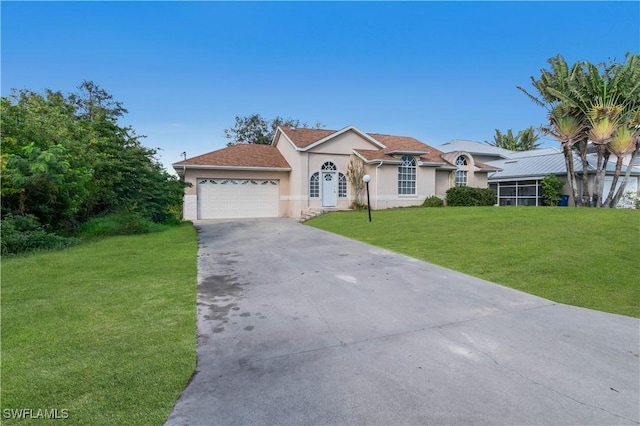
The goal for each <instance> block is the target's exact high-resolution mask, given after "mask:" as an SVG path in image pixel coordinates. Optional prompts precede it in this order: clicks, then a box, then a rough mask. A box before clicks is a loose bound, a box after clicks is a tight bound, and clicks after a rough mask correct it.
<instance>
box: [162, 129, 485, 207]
mask: <svg viewBox="0 0 640 426" xmlns="http://www.w3.org/2000/svg"><path fill="white" fill-rule="evenodd" d="M351 161H362V162H363V163H364V167H365V172H366V173H367V174H368V175H370V176H371V182H370V183H369V191H370V200H371V207H372V208H373V209H384V208H390V207H402V206H413V205H419V204H421V203H422V202H423V201H424V199H425V198H427V197H429V196H432V195H436V196H438V197H441V198H445V193H446V191H447V189H449V188H451V187H452V186H455V185H459V186H462V185H468V186H475V187H483V188H486V187H487V174H488V173H491V172H495V171H496V170H497V168H495V167H492V166H488V165H486V164H483V163H481V162H478V161H477V160H475V159H474V157H473V156H472V155H471V154H469V153H468V152H465V151H452V152H448V153H443V152H442V151H440V150H438V149H436V148H433V147H431V146H429V145H426V144H424V143H422V142H420V141H419V140H417V139H414V138H412V137H406V136H391V135H382V134H376V133H365V132H363V131H361V130H359V129H358V128H356V127H354V126H348V127H345V128H344V129H342V130H338V131H334V130H324V129H306V128H291V127H285V126H282V127H278V129H277V130H276V133H275V136H274V139H273V142H272V143H271V145H253V144H249V145H233V146H229V147H227V148H223V149H220V150H217V151H213V152H210V153H207V154H204V155H200V156H197V157H193V158H189V159H186V160H184V161H180V162H177V163H174V164H173V167H174V169H175V170H176V172H177V173H178V174H179V175H180V176H181V177H182V178H183V179H184V180H185V181H186V182H189V183H191V184H192V186H191V187H190V188H186V190H185V196H184V211H183V216H184V218H185V219H213V218H239V217H278V216H288V217H295V218H297V217H301V216H302V215H304V214H305V213H306V212H308V211H313V210H316V211H318V210H332V209H336V210H339V209H348V208H349V207H350V205H351V203H352V202H353V201H354V191H353V188H352V187H351V185H350V184H349V180H348V178H347V169H348V167H349V163H350V162H351ZM363 201H365V202H366V195H365V198H364V200H363Z"/></svg>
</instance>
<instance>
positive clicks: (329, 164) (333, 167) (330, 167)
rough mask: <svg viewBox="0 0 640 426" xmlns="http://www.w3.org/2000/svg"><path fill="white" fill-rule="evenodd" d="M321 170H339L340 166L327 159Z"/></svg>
mask: <svg viewBox="0 0 640 426" xmlns="http://www.w3.org/2000/svg"><path fill="white" fill-rule="evenodd" d="M321 170H338V168H337V167H336V165H335V164H333V163H332V162H331V161H327V162H326V163H324V164H323V165H322V169H321Z"/></svg>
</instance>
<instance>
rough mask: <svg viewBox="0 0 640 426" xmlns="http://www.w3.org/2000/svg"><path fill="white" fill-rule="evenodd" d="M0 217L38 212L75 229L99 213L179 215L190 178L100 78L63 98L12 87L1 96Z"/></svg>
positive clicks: (51, 225) (49, 223)
mask: <svg viewBox="0 0 640 426" xmlns="http://www.w3.org/2000/svg"><path fill="white" fill-rule="evenodd" d="M0 106H1V111H0V120H1V122H0V129H1V140H2V156H1V158H0V166H1V168H2V177H3V182H2V188H1V191H2V193H1V195H2V198H1V200H0V206H1V212H0V213H1V215H2V218H4V217H5V216H6V215H7V214H14V215H15V214H17V215H33V216H35V217H36V218H37V220H38V221H39V223H41V224H42V225H44V226H45V227H46V228H47V229H48V230H53V231H55V230H61V229H73V228H74V227H75V226H77V225H78V224H79V223H81V222H83V221H85V220H87V219H89V218H91V217H93V216H96V215H100V214H108V213H114V212H118V211H131V212H136V213H139V214H141V215H143V216H146V217H148V218H150V219H152V220H154V221H164V220H168V219H170V218H171V217H172V216H175V214H174V213H175V211H179V206H180V205H181V203H182V192H183V188H184V186H183V183H182V182H181V181H179V180H178V179H176V178H175V177H174V176H172V175H170V174H169V173H168V172H166V171H165V170H164V169H163V168H162V166H161V165H160V163H159V162H158V161H157V159H156V158H155V153H156V151H155V150H154V149H151V148H147V147H145V146H143V145H142V143H141V140H142V138H143V137H142V136H139V135H137V134H136V133H135V131H134V130H133V129H132V128H131V127H124V126H121V125H119V124H118V119H119V118H121V117H122V116H123V115H124V113H125V112H126V110H125V109H124V108H123V107H122V105H121V104H120V103H119V102H115V101H113V99H112V97H111V95H110V94H109V93H107V92H106V91H105V90H103V89H102V88H100V87H99V86H98V85H97V84H95V83H93V82H83V83H82V85H81V86H80V87H79V92H77V93H73V94H70V95H68V96H64V95H63V94H61V93H60V92H54V91H51V90H46V91H45V93H44V94H39V93H35V92H32V91H30V90H26V89H25V90H20V91H15V90H14V91H13V92H12V94H11V96H8V97H2V98H1V103H0Z"/></svg>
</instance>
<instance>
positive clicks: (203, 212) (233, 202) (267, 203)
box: [198, 179, 279, 219]
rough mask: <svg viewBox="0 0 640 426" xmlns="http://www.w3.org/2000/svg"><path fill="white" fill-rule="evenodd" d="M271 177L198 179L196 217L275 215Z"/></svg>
mask: <svg viewBox="0 0 640 426" xmlns="http://www.w3.org/2000/svg"><path fill="white" fill-rule="evenodd" d="M278 183H279V182H278V181H277V180H273V179H262V180H261V179H198V219H225V218H250V217H277V216H278V203H279V201H278V200H279V185H278Z"/></svg>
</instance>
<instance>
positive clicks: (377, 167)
mask: <svg viewBox="0 0 640 426" xmlns="http://www.w3.org/2000/svg"><path fill="white" fill-rule="evenodd" d="M380 166H382V161H380V164H378V165H377V166H376V208H375V209H376V210H378V169H379V168H380Z"/></svg>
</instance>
